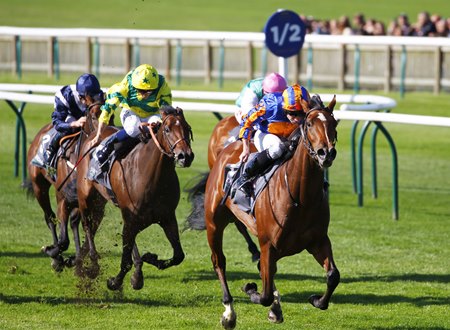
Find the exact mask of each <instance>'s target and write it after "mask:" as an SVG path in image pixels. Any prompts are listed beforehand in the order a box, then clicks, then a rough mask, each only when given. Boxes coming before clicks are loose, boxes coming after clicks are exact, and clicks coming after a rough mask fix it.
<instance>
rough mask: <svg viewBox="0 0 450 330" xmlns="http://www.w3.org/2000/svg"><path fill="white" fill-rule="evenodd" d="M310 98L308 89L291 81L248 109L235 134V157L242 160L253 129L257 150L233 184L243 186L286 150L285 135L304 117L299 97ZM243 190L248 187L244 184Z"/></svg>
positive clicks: (248, 149) (247, 153) (248, 151)
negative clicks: (239, 147) (238, 150)
mask: <svg viewBox="0 0 450 330" xmlns="http://www.w3.org/2000/svg"><path fill="white" fill-rule="evenodd" d="M302 99H303V100H305V101H307V102H309V101H310V95H309V92H308V91H307V90H306V88H304V87H303V86H300V85H297V84H296V85H292V86H289V87H288V88H286V89H285V90H284V92H283V93H271V94H267V95H265V96H264V97H263V98H262V99H261V101H260V102H259V104H258V105H257V106H255V107H254V108H253V109H252V110H250V111H249V113H248V114H247V116H246V117H245V118H244V120H243V122H242V124H241V130H240V133H239V138H240V139H242V142H243V150H242V153H241V155H240V157H239V159H240V161H241V162H246V161H247V160H248V157H249V155H250V139H251V136H252V132H253V131H255V135H254V138H253V142H254V144H255V147H256V149H257V150H258V154H257V155H256V157H254V158H252V160H251V162H250V163H249V164H248V165H247V167H246V169H245V171H244V173H243V175H242V176H241V177H240V178H239V179H238V181H237V186H238V187H241V186H243V185H244V184H245V183H246V182H247V181H248V180H249V179H250V178H252V177H254V176H255V175H257V174H259V173H262V172H263V171H264V170H265V169H267V167H268V166H269V165H270V164H272V163H273V161H274V160H276V159H278V158H279V157H281V156H282V155H283V153H284V152H285V151H286V145H285V144H284V142H285V141H286V138H288V137H289V135H290V134H291V133H292V132H293V131H294V130H295V129H296V128H297V127H298V126H299V124H300V122H301V120H302V119H303V117H304V114H305V113H304V110H303V108H302V105H301V102H300V100H302ZM244 190H245V192H246V193H248V190H247V189H246V187H245V186H244Z"/></svg>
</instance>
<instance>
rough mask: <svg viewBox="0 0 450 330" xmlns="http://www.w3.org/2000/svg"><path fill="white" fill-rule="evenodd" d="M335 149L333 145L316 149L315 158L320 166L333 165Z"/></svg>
mask: <svg viewBox="0 0 450 330" xmlns="http://www.w3.org/2000/svg"><path fill="white" fill-rule="evenodd" d="M336 155H337V151H336V149H335V148H334V147H332V148H329V149H328V148H322V149H319V150H318V151H317V160H318V162H319V165H320V166H321V167H325V168H327V167H330V166H331V165H333V161H334V159H335V158H336Z"/></svg>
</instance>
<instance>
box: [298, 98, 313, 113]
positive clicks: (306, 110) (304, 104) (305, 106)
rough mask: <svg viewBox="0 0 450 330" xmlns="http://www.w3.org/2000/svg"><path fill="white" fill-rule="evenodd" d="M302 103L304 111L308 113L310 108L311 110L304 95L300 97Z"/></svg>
mask: <svg viewBox="0 0 450 330" xmlns="http://www.w3.org/2000/svg"><path fill="white" fill-rule="evenodd" d="M300 104H301V106H302V109H303V112H305V113H307V112H308V111H309V110H311V108H310V106H309V102H308V101H306V100H305V99H304V98H303V97H302V98H301V99H300Z"/></svg>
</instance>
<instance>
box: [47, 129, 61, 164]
mask: <svg viewBox="0 0 450 330" xmlns="http://www.w3.org/2000/svg"><path fill="white" fill-rule="evenodd" d="M63 136H64V134H62V133H60V132H57V133H56V134H55V135H54V136H53V138H52V139H51V141H50V144H49V145H48V148H47V150H45V152H44V165H45V167H49V166H50V162H51V161H52V159H53V157H55V155H56V153H57V152H58V149H59V141H61V139H62V137H63Z"/></svg>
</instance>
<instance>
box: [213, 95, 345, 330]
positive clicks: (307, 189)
mask: <svg viewBox="0 0 450 330" xmlns="http://www.w3.org/2000/svg"><path fill="white" fill-rule="evenodd" d="M319 103H320V106H319V107H317V108H316V107H314V108H313V109H311V110H310V107H309V105H308V104H307V102H305V101H303V100H302V106H303V109H305V111H307V113H306V116H305V119H304V121H303V123H302V124H301V126H300V127H299V130H300V133H301V138H300V140H299V142H298V146H297V148H296V150H295V152H294V154H293V156H292V158H290V159H289V160H287V161H286V162H285V163H284V164H282V165H281V166H280V168H279V169H278V170H277V171H276V172H275V173H274V175H273V177H272V178H271V180H270V181H269V183H268V185H267V186H266V188H265V189H264V190H263V191H262V192H261V194H260V196H259V197H258V200H257V202H256V206H255V211H254V218H253V216H252V215H249V214H247V213H245V212H243V211H241V210H240V209H239V208H238V207H237V206H236V205H235V204H233V201H232V200H230V199H229V198H227V199H226V200H225V203H224V204H222V203H221V200H222V198H223V196H224V192H223V189H222V185H223V181H224V168H225V165H226V164H230V163H236V162H238V161H239V155H240V153H241V150H242V146H241V144H242V143H241V142H240V141H237V142H234V143H233V144H232V145H230V146H228V147H227V148H225V149H224V151H223V152H222V153H221V154H220V155H219V157H218V159H217V161H216V162H215V164H214V166H213V168H212V170H211V173H210V175H209V178H208V181H207V185H206V194H205V217H206V230H207V237H208V243H209V246H210V248H211V252H212V253H211V260H212V263H213V267H214V270H215V272H216V274H217V276H218V278H219V280H220V284H221V287H222V291H223V304H224V306H225V312H224V313H223V315H222V325H223V326H224V328H226V329H232V328H234V327H235V325H236V313H235V311H234V309H233V298H232V296H231V293H230V291H229V288H228V284H227V280H226V274H225V268H226V261H225V255H224V253H223V246H222V243H223V232H224V229H225V227H226V226H227V225H228V224H229V222H230V221H233V220H234V219H238V220H239V221H241V222H242V223H244V224H245V226H246V227H247V228H248V229H249V230H250V231H251V232H252V233H253V234H254V235H256V236H257V237H258V241H259V246H260V249H261V258H260V261H259V269H260V276H261V279H262V292H261V293H259V292H258V291H257V286H256V284H255V283H248V284H246V285H245V286H244V287H243V290H244V292H246V293H247V294H248V295H249V297H250V300H251V301H252V302H253V303H257V304H261V305H263V306H271V307H270V311H269V320H270V321H272V322H277V323H279V322H282V321H283V316H282V311H281V306H280V299H279V293H278V291H277V290H276V288H275V284H274V276H275V273H276V271H277V261H278V260H279V259H281V258H283V257H285V256H290V255H294V254H297V253H300V252H301V251H303V250H305V249H306V250H307V251H308V252H309V253H311V254H312V255H313V256H314V258H315V259H316V260H317V261H318V262H319V264H320V265H321V266H323V267H324V269H325V271H326V273H327V290H326V292H325V293H324V294H323V295H322V296H321V295H313V296H311V297H310V298H309V302H310V303H311V304H312V305H313V306H315V307H317V308H320V309H327V308H328V303H329V300H330V297H331V295H332V293H333V291H334V289H335V288H336V286H337V285H338V283H339V280H340V275H339V271H338V269H337V268H336V265H335V263H334V260H333V254H332V249H331V242H330V239H329V237H328V233H327V232H328V225H329V221H330V210H329V204H328V196H327V192H326V190H325V188H324V173H323V171H324V169H325V168H328V167H330V166H331V165H332V163H333V160H334V159H335V157H336V150H335V143H336V138H337V132H336V126H337V121H336V120H335V118H334V117H333V114H332V112H333V108H334V106H335V104H336V100H335V98H334V99H333V100H332V101H331V102H330V104H329V105H328V107H325V106H324V105H323V103H322V102H321V101H320V102H319ZM275 201H276V202H275Z"/></svg>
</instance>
